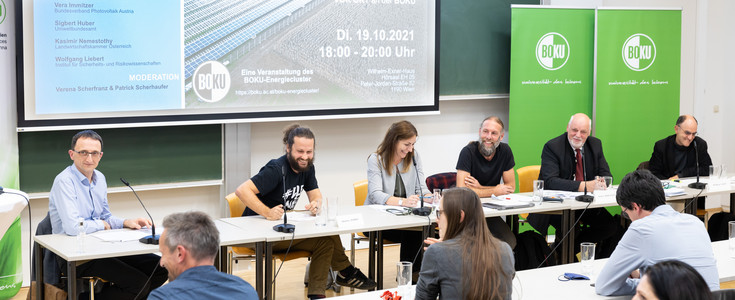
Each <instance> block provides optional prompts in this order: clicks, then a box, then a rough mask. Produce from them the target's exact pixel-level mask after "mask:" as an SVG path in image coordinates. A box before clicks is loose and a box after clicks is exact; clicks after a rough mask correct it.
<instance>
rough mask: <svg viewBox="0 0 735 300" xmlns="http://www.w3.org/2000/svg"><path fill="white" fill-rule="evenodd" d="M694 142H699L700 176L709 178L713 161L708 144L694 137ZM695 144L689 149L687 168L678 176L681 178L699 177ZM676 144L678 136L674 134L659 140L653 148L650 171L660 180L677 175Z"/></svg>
mask: <svg viewBox="0 0 735 300" xmlns="http://www.w3.org/2000/svg"><path fill="white" fill-rule="evenodd" d="M694 142H697V152H699V175H700V176H708V175H709V166H711V165H712V159H711V158H710V157H709V154H708V153H707V142H705V141H704V140H703V139H702V138H700V137H694ZM694 142H692V143H691V144H689V147H687V152H686V167H685V168H684V170H683V171H682V174H678V175H679V177H692V176H696V175H697V164H696V157H697V153H696V152H695V151H694ZM675 143H676V134H672V135H670V136H668V137H666V138H664V139H662V140H659V141H658V142H656V144H655V145H654V146H653V154H651V160H650V162H649V166H648V169H649V170H650V171H651V173H653V175H656V177H658V178H660V179H669V178H671V177H672V176H674V175H677V174H676V166H675V165H674V151H675V147H674V144H675Z"/></svg>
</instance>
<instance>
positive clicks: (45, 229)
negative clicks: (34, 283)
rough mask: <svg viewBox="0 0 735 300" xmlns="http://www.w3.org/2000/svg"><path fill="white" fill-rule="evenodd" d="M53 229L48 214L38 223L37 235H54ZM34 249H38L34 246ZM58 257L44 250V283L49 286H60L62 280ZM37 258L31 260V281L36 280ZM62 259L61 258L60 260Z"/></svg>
mask: <svg viewBox="0 0 735 300" xmlns="http://www.w3.org/2000/svg"><path fill="white" fill-rule="evenodd" d="M52 233H53V228H52V227H51V216H50V215H49V214H48V213H47V214H46V217H45V218H43V220H41V222H40V223H38V226H37V227H36V235H47V234H52ZM33 247H37V246H36V245H34V246H33ZM57 257H58V256H57V255H56V254H54V253H53V252H51V251H49V250H48V249H43V269H44V272H43V281H44V282H45V283H48V284H53V285H58V284H59V282H60V280H61V275H62V274H61V268H59V265H58V262H57ZM35 258H36V256H35V255H34V256H33V257H32V258H31V264H32V269H31V280H36V267H35V265H36V259H35ZM58 259H61V258H58Z"/></svg>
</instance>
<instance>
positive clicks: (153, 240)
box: [120, 177, 161, 245]
mask: <svg viewBox="0 0 735 300" xmlns="http://www.w3.org/2000/svg"><path fill="white" fill-rule="evenodd" d="M120 181H122V183H123V184H124V185H125V186H127V187H129V188H130V190H131V191H133V195H135V198H138V202H140V206H142V207H143V210H145V213H146V214H148V218H150V220H151V235H147V236H144V237H142V238H140V239H139V240H138V241H139V242H141V243H143V244H148V245H151V244H153V245H158V240H159V239H160V238H161V235H160V234H158V235H157V234H156V224H153V217H151V213H149V212H148V209H147V208H145V205H144V204H143V201H140V197H138V193H136V192H135V189H133V187H132V186H130V183H128V182H127V181H125V179H123V178H122V177H120Z"/></svg>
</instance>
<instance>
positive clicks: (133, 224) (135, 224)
mask: <svg viewBox="0 0 735 300" xmlns="http://www.w3.org/2000/svg"><path fill="white" fill-rule="evenodd" d="M103 222H104V221H103ZM151 224H152V223H151V220H148V219H144V218H137V219H125V221H123V227H125V228H130V229H141V228H143V226H148V227H151ZM108 226H109V225H108V224H105V229H107V227H108Z"/></svg>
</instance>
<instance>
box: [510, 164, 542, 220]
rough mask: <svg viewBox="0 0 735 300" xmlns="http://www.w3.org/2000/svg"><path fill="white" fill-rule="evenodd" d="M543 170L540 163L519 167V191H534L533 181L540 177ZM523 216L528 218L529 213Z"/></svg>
mask: <svg viewBox="0 0 735 300" xmlns="http://www.w3.org/2000/svg"><path fill="white" fill-rule="evenodd" d="M540 171H541V166H540V165H531V166H525V167H521V168H518V170H516V172H517V173H518V192H519V193H527V192H533V181H534V180H536V179H538V174H539V172H540ZM521 217H522V218H524V219H525V218H528V214H522V215H521Z"/></svg>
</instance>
